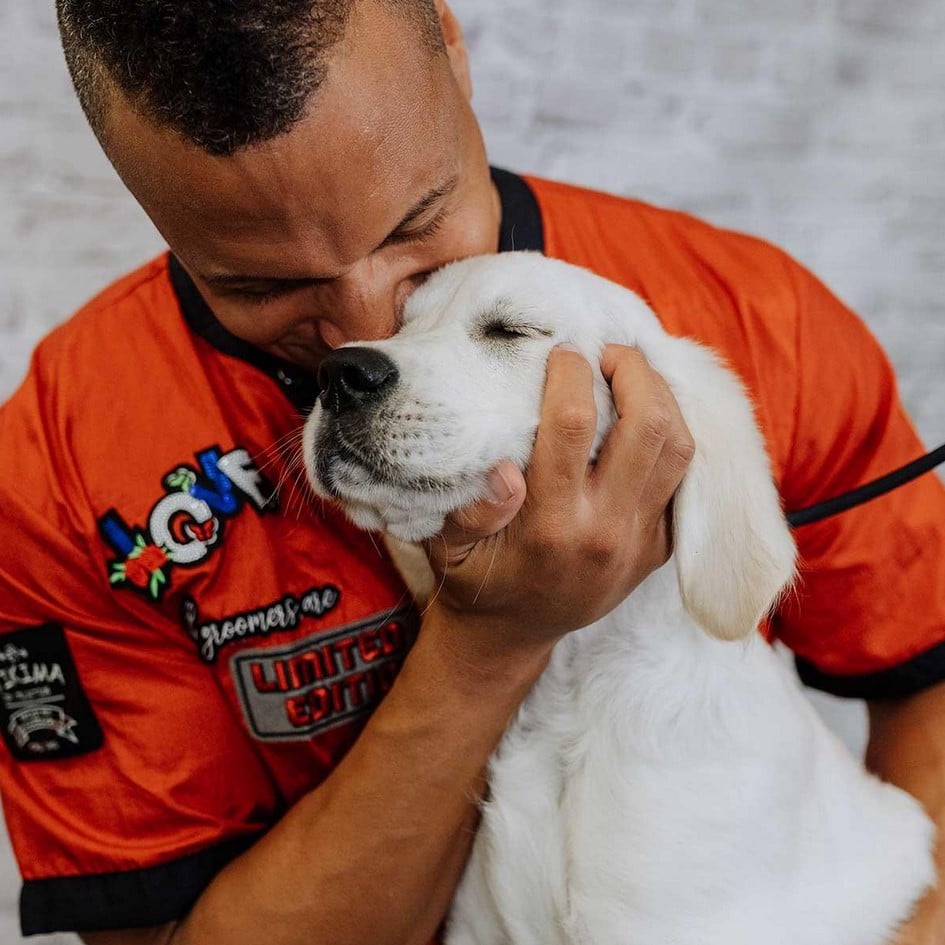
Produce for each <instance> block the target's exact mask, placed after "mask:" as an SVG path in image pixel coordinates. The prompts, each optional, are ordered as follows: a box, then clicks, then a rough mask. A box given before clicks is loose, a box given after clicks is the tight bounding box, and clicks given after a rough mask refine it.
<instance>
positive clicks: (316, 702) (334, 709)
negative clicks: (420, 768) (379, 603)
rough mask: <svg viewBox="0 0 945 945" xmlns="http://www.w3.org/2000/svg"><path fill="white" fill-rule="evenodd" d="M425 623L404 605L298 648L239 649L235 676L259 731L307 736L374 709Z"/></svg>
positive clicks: (270, 736)
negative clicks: (421, 622) (421, 625)
mask: <svg viewBox="0 0 945 945" xmlns="http://www.w3.org/2000/svg"><path fill="white" fill-rule="evenodd" d="M418 629H419V625H418V619H417V615H416V611H415V610H413V608H399V609H397V610H395V611H390V612H388V613H387V614H386V615H379V616H375V617H371V618H368V619H367V620H362V621H359V622H358V623H353V624H348V625H347V626H344V627H340V628H338V629H337V630H333V631H331V632H328V633H326V632H324V631H320V632H317V633H313V634H312V635H311V636H309V637H308V638H307V639H305V640H301V641H298V642H296V643H293V644H291V645H290V646H280V647H252V648H247V649H245V650H243V651H241V652H239V653H237V654H236V655H235V656H234V657H233V658H232V660H231V666H232V670H233V677H234V681H235V682H236V689H237V692H238V694H239V697H240V701H241V702H242V705H243V711H244V712H245V713H246V721H247V722H248V723H249V727H250V729H251V730H252V732H253V734H254V735H255V736H256V737H257V738H261V739H275V740H280V741H291V740H294V739H307V738H310V737H311V736H312V735H313V734H314V733H315V732H318V731H322V730H324V729H328V728H334V727H335V726H337V725H341V724H343V723H345V722H349V721H351V720H352V719H355V718H357V717H359V716H363V715H366V714H368V713H369V712H371V711H372V710H373V709H374V708H375V707H376V706H377V704H378V703H379V702H380V701H381V699H382V698H383V696H384V695H385V693H386V692H387V691H388V690H389V689H390V687H391V686H392V685H393V683H394V679H395V677H396V676H397V673H398V672H399V670H400V667H401V664H402V663H403V661H404V658H405V657H406V655H407V652H408V651H409V650H410V647H411V646H412V644H413V642H414V640H415V639H416V636H417V631H418Z"/></svg>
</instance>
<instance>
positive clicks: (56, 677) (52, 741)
mask: <svg viewBox="0 0 945 945" xmlns="http://www.w3.org/2000/svg"><path fill="white" fill-rule="evenodd" d="M0 725H2V726H3V740H4V741H5V742H6V743H7V747H8V748H9V749H10V753H11V754H12V755H13V757H14V758H18V759H19V760H20V761H54V760H56V759H58V758H75V757H77V756H78V755H85V754H87V753H88V752H90V751H95V750H96V749H97V748H101V747H102V741H103V737H102V729H101V727H100V726H99V724H98V720H97V719H96V718H95V714H94V713H93V712H92V706H91V705H89V700H88V699H87V698H86V695H85V692H84V691H83V689H82V684H81V683H80V682H79V674H78V673H77V672H76V668H75V662H74V661H73V659H72V653H71V652H70V651H69V644H68V642H67V641H66V634H65V631H64V630H63V629H62V627H60V626H59V625H58V624H55V623H46V624H43V625H42V626H40V627H26V628H24V629H23V630H15V631H14V632H13V633H5V634H3V636H2V637H0Z"/></svg>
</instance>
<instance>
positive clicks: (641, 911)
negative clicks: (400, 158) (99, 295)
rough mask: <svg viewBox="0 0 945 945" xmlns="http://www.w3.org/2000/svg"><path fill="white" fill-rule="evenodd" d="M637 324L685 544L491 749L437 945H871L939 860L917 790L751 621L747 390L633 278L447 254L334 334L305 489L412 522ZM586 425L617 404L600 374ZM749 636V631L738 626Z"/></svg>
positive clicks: (428, 521) (783, 582)
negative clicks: (853, 737) (400, 320)
mask: <svg viewBox="0 0 945 945" xmlns="http://www.w3.org/2000/svg"><path fill="white" fill-rule="evenodd" d="M563 341H569V342H572V343H574V344H575V345H577V346H578V348H579V349H580V350H581V351H582V352H583V353H584V354H585V355H586V357H587V358H588V360H589V361H590V362H591V364H593V365H597V364H598V360H599V355H600V351H601V348H602V347H603V345H604V344H605V343H607V342H620V343H624V344H635V345H637V346H639V348H640V349H641V351H642V352H643V353H644V355H645V356H646V357H647V359H648V360H649V361H650V363H651V364H652V365H653V366H654V368H655V369H656V370H657V371H659V372H660V373H661V374H662V375H663V376H664V377H665V378H666V380H667V382H668V383H669V385H670V387H671V389H672V391H673V393H674V394H675V396H676V398H677V400H678V401H679V405H680V408H681V410H682V413H683V416H684V417H685V420H686V422H687V424H688V425H689V428H690V430H691V431H692V434H693V437H694V440H695V443H696V456H695V459H694V460H693V462H692V464H691V466H690V468H689V470H688V472H687V474H686V476H685V479H684V481H683V483H682V485H681V486H680V489H679V491H678V493H677V495H676V499H675V508H674V554H673V557H672V558H671V559H670V561H669V562H668V563H667V564H666V565H665V566H664V567H662V568H660V569H659V570H658V571H656V572H655V573H654V574H652V575H651V576H650V577H649V578H647V580H646V581H644V582H643V584H641V585H640V586H639V587H638V588H637V589H636V590H635V591H634V592H633V593H632V594H631V595H630V597H629V598H628V599H627V600H626V601H625V602H624V603H623V604H622V605H621V606H620V607H618V608H617V609H616V610H615V611H614V612H613V613H612V614H610V615H609V616H608V617H606V618H605V619H603V620H601V621H599V622H597V623H595V624H593V625H592V626H589V627H586V628H584V629H583V630H579V631H577V632H575V633H573V634H570V635H569V636H567V637H565V638H564V639H563V640H562V641H561V642H560V643H559V644H558V646H557V647H556V648H555V650H554V653H553V655H552V660H551V662H550V664H549V666H548V669H547V670H546V671H545V673H544V674H543V675H542V677H541V678H540V680H539V681H538V683H537V684H536V685H535V687H534V688H533V690H532V691H531V693H530V694H529V696H528V698H527V699H526V701H525V702H524V703H523V705H522V707H521V709H520V711H519V713H518V715H517V718H516V719H515V721H514V722H513V723H512V725H511V726H510V727H509V729H508V731H507V732H506V734H505V736H504V738H503V740H502V742H501V743H500V745H499V747H498V749H497V751H496V752H495V754H494V755H493V758H492V760H491V763H490V788H491V791H490V795H491V796H490V800H489V801H488V803H486V804H485V806H484V810H483V818H482V823H481V827H480V829H479V833H478V835H477V837H476V841H475V845H474V848H473V852H472V856H471V859H470V862H469V865H468V867H467V869H466V872H465V875H464V877H463V880H462V883H461V885H460V887H459V890H458V892H457V895H456V897H455V900H454V903H453V909H452V913H451V917H450V921H449V926H448V936H447V941H448V942H449V943H450V945H473V943H475V945H578V943H581V945H585V943H587V945H882V943H886V942H888V941H889V940H890V937H891V934H892V932H893V930H894V929H895V927H896V926H897V925H898V924H899V923H900V922H901V921H903V920H904V919H905V918H906V917H907V916H908V915H909V913H910V911H911V909H912V907H913V904H914V903H915V901H916V899H917V898H918V897H919V895H920V894H921V892H922V891H923V890H924V889H925V888H926V887H927V886H928V884H929V883H930V882H931V881H932V879H933V876H934V871H933V865H932V858H931V853H930V850H931V847H932V842H933V829H932V825H931V823H930V821H929V820H928V818H927V817H926V816H925V814H924V813H923V811H922V810H921V808H920V806H919V804H918V803H917V802H916V801H915V800H913V799H912V798H911V797H909V796H908V795H907V794H905V793H904V792H902V791H900V790H898V789H896V788H894V787H891V786H889V785H885V784H883V783H881V782H880V781H879V780H877V779H875V778H873V777H872V776H869V775H868V774H867V773H866V772H865V771H864V769H863V768H862V766H861V765H860V764H859V763H858V762H856V761H855V760H854V759H853V758H852V757H851V756H850V755H849V754H848V753H847V752H846V750H845V749H844V748H843V746H842V745H841V744H840V742H839V741H838V740H837V739H835V737H834V736H833V735H832V734H830V733H829V732H828V730H827V729H826V728H825V727H824V725H823V724H822V723H821V722H820V720H819V718H818V717H817V716H816V714H815V713H814V711H813V710H812V708H811V707H810V705H809V704H808V703H807V701H806V700H805V699H804V697H803V695H802V694H801V692H800V689H799V686H798V685H797V683H796V682H795V680H794V679H793V677H792V676H791V675H790V674H789V673H788V671H787V670H786V669H785V667H784V666H783V665H782V664H781V663H780V661H779V660H778V659H777V658H776V657H775V655H774V654H773V653H772V651H771V649H770V648H769V646H768V645H767V644H766V643H765V642H764V640H763V639H762V638H761V636H760V634H758V633H756V632H755V631H756V628H757V626H758V623H759V621H760V619H761V618H762V616H763V615H764V614H765V613H766V612H767V611H768V610H769V608H771V607H772V606H774V605H775V604H776V602H777V600H778V597H779V595H780V594H781V593H782V592H783V591H784V590H785V588H786V587H788V586H789V584H790V582H791V581H792V579H793V576H794V557H795V548H794V543H793V541H792V538H791V534H790V532H789V530H788V527H787V525H786V523H785V521H784V517H783V514H782V510H781V507H780V504H779V500H778V495H777V493H776V491H775V488H774V485H773V483H772V480H771V474H770V469H769V465H768V460H767V456H766V453H765V449H764V445H763V442H762V438H761V436H760V434H759V432H758V430H757V428H756V425H755V421H754V416H753V413H752V408H751V406H750V404H749V402H748V400H747V397H746V395H745V393H744V391H743V389H742V388H741V386H740V384H739V383H738V381H737V380H736V379H735V378H734V377H733V375H732V374H731V373H730V372H729V371H727V370H726V369H724V368H723V367H722V366H721V365H720V364H719V362H718V361H717V360H716V359H715V357H714V356H713V355H712V354H711V353H710V352H709V351H708V350H706V349H705V348H703V347H701V346H699V345H697V344H694V343H693V342H691V341H686V340H683V339H678V338H672V337H670V336H669V335H667V334H666V333H665V332H664V331H663V330H662V328H661V327H660V325H659V323H658V321H657V320H656V318H655V316H654V315H653V313H652V312H651V311H650V310H649V309H648V308H647V307H646V305H645V304H644V303H643V302H642V301H641V300H640V299H639V298H637V297H636V296H635V295H633V294H632V293H630V292H628V291H626V290H625V289H622V288H620V287H618V286H616V285H614V284H612V283H610V282H607V281H605V280H603V279H599V278H598V277H596V276H594V275H592V274H590V273H588V272H586V271H584V270H581V269H577V268H575V267H572V266H568V265H566V264H564V263H560V262H554V261H551V260H547V259H544V258H543V257H541V256H537V255H532V254H523V253H516V254H507V255H503V256H496V257H480V258H476V259H469V260H465V261H463V262H459V263H455V264H453V265H451V266H448V267H447V268H446V269H444V270H441V271H440V272H439V273H437V274H435V275H434V276H433V277H432V278H431V279H430V280H429V281H428V282H427V283H426V284H425V285H424V286H423V287H422V288H420V289H419V290H418V291H417V292H416V293H415V294H414V295H413V296H412V297H411V299H410V301H409V303H408V305H407V309H406V312H405V324H404V327H403V330H402V331H401V332H400V333H399V334H398V335H397V336H396V337H394V338H391V339H389V340H387V341H380V342H376V343H371V344H369V345H359V346H357V347H347V348H343V349H340V350H339V351H338V352H335V353H334V354H333V355H332V356H331V358H330V359H329V362H327V363H326V365H325V368H324V374H323V378H324V380H325V381H326V382H327V388H326V389H325V391H324V392H323V395H322V398H321V402H320V404H319V405H318V406H316V409H315V411H314V413H313V414H312V416H311V418H310V419H309V421H308V423H307V427H306V431H305V439H304V442H305V455H306V461H307V467H308V471H309V475H310V479H311V481H312V485H313V486H314V488H315V490H316V491H317V492H318V493H319V494H321V495H323V496H330V497H333V498H335V499H338V500H340V502H341V504H342V505H343V507H344V508H345V509H346V510H347V512H348V514H349V515H350V517H351V518H352V519H353V521H355V522H356V523H357V524H358V525H360V526H362V527H365V528H369V529H382V530H384V531H387V532H388V533H390V534H392V535H394V536H396V537H398V538H401V539H405V540H407V541H416V540H418V539H421V538H425V537H428V536H430V535H433V534H435V533H436V532H437V531H438V530H439V529H440V527H441V526H442V524H443V519H444V516H445V515H447V514H448V513H450V512H452V511H453V510H455V509H457V508H459V507H461V506H464V505H466V504H468V503H470V502H472V501H473V500H475V499H477V498H478V497H479V496H480V495H481V494H482V492H483V484H484V481H485V477H486V474H487V472H488V471H489V469H490V468H491V467H492V466H493V465H494V464H495V463H496V462H498V461H499V460H500V459H502V458H505V457H510V458H511V459H512V460H514V461H515V462H516V463H518V464H519V465H520V466H521V467H524V466H525V465H526V463H527V461H528V458H529V453H530V451H531V448H532V444H533V441H534V436H535V431H536V427H537V423H538V417H539V409H540V403H541V397H542V390H543V383H544V373H545V360H546V357H547V355H548V352H549V351H550V349H551V347H552V346H553V345H555V344H557V343H559V342H563ZM596 397H597V401H598V413H599V417H600V422H599V430H598V438H597V445H596V446H595V449H596V448H597V446H598V445H599V444H600V442H601V440H602V439H603V437H604V435H605V434H606V432H607V428H608V427H609V425H610V424H611V423H612V421H613V407H612V403H611V400H610V395H609V390H608V388H607V385H606V383H605V382H604V380H603V378H602V377H601V376H600V375H599V372H598V375H597V380H596ZM732 641H740V642H732Z"/></svg>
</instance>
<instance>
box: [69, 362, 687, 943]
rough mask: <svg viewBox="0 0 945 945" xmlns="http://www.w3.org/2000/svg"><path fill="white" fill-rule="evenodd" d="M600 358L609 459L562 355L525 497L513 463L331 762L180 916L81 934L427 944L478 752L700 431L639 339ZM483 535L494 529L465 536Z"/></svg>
mask: <svg viewBox="0 0 945 945" xmlns="http://www.w3.org/2000/svg"><path fill="white" fill-rule="evenodd" d="M602 368H603V370H604V373H605V375H606V376H607V377H608V379H610V380H611V381H612V387H613V392H614V398H615V402H616V406H617V410H618V415H619V418H620V419H618V421H617V423H616V424H615V426H614V428H613V429H612V431H611V434H610V435H609V436H608V439H607V443H606V444H605V446H604V450H603V451H602V454H601V460H600V462H599V463H598V465H597V466H596V467H594V468H593V469H589V468H588V466H587V460H588V455H589V452H590V448H591V445H592V442H593V439H594V433H595V429H596V411H595V407H594V399H593V392H592V382H591V370H590V365H589V364H588V363H587V362H586V361H585V360H584V359H583V358H581V357H580V356H579V355H577V354H576V353H573V352H565V351H556V352H553V354H552V357H551V359H550V360H549V369H548V385H547V388H546V394H545V400H544V403H543V408H542V420H541V424H540V427H539V431H538V437H537V440H536V444H535V451H534V455H533V460H532V465H531V467H530V469H529V474H528V481H527V482H528V490H527V495H526V494H525V481H524V480H522V479H521V476H520V474H519V473H518V472H517V470H507V472H508V475H509V477H510V478H509V489H508V492H509V496H508V498H507V499H506V500H505V501H504V502H503V501H501V499H502V497H498V504H497V505H495V506H494V507H493V509H492V512H491V513H489V511H488V509H483V508H480V510H479V516H478V521H477V520H476V516H473V517H472V518H471V519H470V518H467V519H466V520H465V521H463V522H460V523H459V525H460V526H461V527H459V528H457V529H456V530H455V531H454V534H453V537H452V538H450V537H447V538H446V540H445V541H444V542H443V543H438V544H436V545H435V546H434V553H433V554H432V559H433V563H434V567H435V568H436V567H439V569H440V570H441V576H442V578H443V582H442V587H441V590H440V593H439V595H438V597H437V599H436V601H435V602H434V604H433V605H432V606H431V607H430V608H429V610H428V611H427V613H426V615H425V618H424V621H423V625H422V627H421V630H420V634H419V637H418V639H417V642H416V644H415V645H414V647H413V649H412V650H411V652H410V654H409V655H408V657H407V659H406V660H405V662H404V666H403V669H402V670H401V672H400V675H399V676H398V678H397V680H396V682H395V683H394V686H393V687H392V689H391V691H390V692H389V693H388V694H387V696H386V698H385V699H384V701H383V702H382V703H381V705H380V706H379V707H378V709H377V710H376V712H375V713H374V715H373V716H372V718H371V719H370V721H369V722H368V724H367V725H366V727H365V729H364V731H363V732H362V734H361V736H360V737H359V738H358V740H357V742H356V743H355V744H354V746H353V747H352V749H351V751H350V752H349V753H348V755H347V756H346V757H345V759H344V760H343V761H342V762H341V764H340V765H339V766H338V767H337V768H336V769H335V770H334V771H333V772H332V773H331V775H330V776H329V777H328V778H327V779H326V780H325V781H324V782H323V783H322V784H321V785H320V786H319V787H318V788H316V789H315V790H313V791H312V792H311V793H309V794H308V795H306V796H304V797H303V798H302V799H301V800H300V801H299V802H298V803H297V804H296V805H295V806H294V807H293V808H292V809H291V810H290V811H289V812H288V813H287V814H286V815H285V817H283V819H282V820H281V821H280V822H279V823H278V824H277V825H276V826H274V827H273V828H272V830H270V831H269V833H268V834H266V836H264V837H263V838H262V839H261V840H259V841H258V842H257V843H256V844H255V845H254V846H253V847H252V848H251V849H250V850H248V851H247V852H246V853H244V854H243V855H242V856H240V857H238V858H237V859H236V860H234V861H233V862H232V863H230V864H229V866H227V867H226V869H224V870H223V871H222V872H221V873H220V874H219V875H218V876H217V877H216V879H214V881H213V882H212V883H211V884H210V886H209V887H208V888H207V889H206V890H205V891H204V893H203V895H202V896H201V897H200V898H199V900H198V901H197V903H196V904H195V906H194V907H193V909H192V910H191V912H190V914H189V915H187V916H186V917H185V918H184V919H183V920H181V922H180V923H178V924H177V925H175V926H168V927H166V928H164V929H151V930H142V931H137V932H134V931H128V932H116V933H99V934H97V935H87V936H86V941H87V942H89V943H93V945H219V943H222V942H225V943H226V945H260V943H265V945H319V943H326V945H328V943H330V945H364V943H368V942H369V943H371V945H387V943H389V945H395V943H396V945H426V943H427V942H428V941H429V940H430V939H431V938H432V937H433V935H434V933H435V931H436V928H437V926H438V925H439V924H440V922H441V921H442V919H443V917H444V915H445V914H446V911H447V909H448V907H449V903H450V900H451V898H452V895H453V892H454V890H455V887H456V884H457V882H458V881H459V877H460V875H461V873H462V869H463V866H464V864H465V861H466V858H467V855H468V851H469V848H470V845H471V843H472V838H473V835H474V830H475V822H476V813H477V802H478V799H479V797H480V795H481V791H482V788H483V779H482V773H483V770H484V767H485V764H486V762H487V760H488V758H489V756H490V754H491V753H492V750H493V749H494V747H495V745H496V744H497V742H498V741H499V739H500V738H501V736H502V733H503V731H504V730H505V728H506V726H507V724H508V722H509V720H510V719H511V717H512V715H513V714H514V712H515V710H516V708H517V707H518V705H519V704H520V702H521V701H522V699H523V698H524V697H525V695H526V694H527V692H528V690H529V689H530V688H531V686H532V684H533V683H534V681H535V680H536V679H537V678H538V676H539V675H540V673H541V671H542V670H543V668H544V666H545V665H546V663H547V660H548V657H549V655H550V652H551V649H552V648H553V646H554V644H555V642H557V640H558V639H560V638H561V636H563V635H564V634H565V633H566V632H568V631H569V630H571V629H575V628H577V627H580V626H586V625H587V624H589V623H591V622H593V621H594V620H596V619H598V618H599V617H601V616H603V614H605V613H607V612H608V611H609V610H611V609H612V608H613V607H614V606H616V605H617V604H618V603H619V602H620V601H621V600H622V599H623V598H624V597H626V595H627V594H628V593H630V591H631V590H632V589H633V588H634V587H636V586H637V584H639V583H640V581H642V580H643V578H644V577H645V576H646V575H647V574H649V573H650V572H651V571H652V570H653V569H654V568H656V567H657V566H658V565H660V564H662V563H663V561H665V560H666V558H667V557H668V554H669V537H668V527H667V516H666V514H665V510H666V507H667V505H668V503H669V500H670V499H671V497H672V495H673V493H674V492H675V489H676V487H677V486H678V484H679V482H680V480H681V479H682V475H683V472H684V471H685V468H686V466H687V464H688V461H689V459H690V458H691V456H692V449H693V446H692V442H691V437H690V436H689V433H688V430H687V429H686V427H685V423H684V422H683V420H682V417H681V415H680V413H679V409H678V406H677V405H676V402H675V400H674V399H673V398H672V395H671V394H670V392H669V389H668V388H667V387H666V384H665V382H664V381H663V380H662V378H659V376H658V375H656V374H654V373H653V372H652V371H651V369H650V368H649V367H648V365H647V364H646V362H645V361H644V360H643V358H642V356H641V355H640V354H639V353H638V352H636V351H634V350H633V349H628V348H610V349H608V351H607V353H606V355H605V358H604V361H603V363H602ZM516 477H517V478H516ZM516 496H517V498H516ZM523 500H524V504H523ZM519 507H521V511H520V512H519V514H518V515H517V516H515V513H516V511H517V510H518V509H519ZM490 514H491V526H490V527H485V528H484V527H483V522H485V521H487V520H488V519H489V518H490ZM513 517H514V521H512V522H511V524H509V527H508V528H505V529H503V530H502V531H498V529H499V528H501V526H502V525H503V524H505V523H507V522H509V521H510V520H511V519H512V518H513ZM497 523H498V524H497ZM477 528H478V529H479V532H478V533H479V535H482V536H486V535H488V536H491V537H488V538H483V540H480V541H477V542H475V541H473V542H471V541H469V540H468V539H469V538H474V537H476V531H477ZM464 531H465V532H466V534H465V535H464V534H463V532H464ZM493 532H495V534H493ZM464 539H466V540H464Z"/></svg>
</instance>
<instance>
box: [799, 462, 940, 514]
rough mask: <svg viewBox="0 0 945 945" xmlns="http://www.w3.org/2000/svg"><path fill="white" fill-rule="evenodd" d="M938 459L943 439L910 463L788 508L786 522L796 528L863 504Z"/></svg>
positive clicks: (917, 474) (925, 469)
mask: <svg viewBox="0 0 945 945" xmlns="http://www.w3.org/2000/svg"><path fill="white" fill-rule="evenodd" d="M942 463H945V443H943V444H942V445H941V446H940V447H939V448H938V449H936V450H932V452H931V453H926V454H925V456H920V457H919V458H918V459H915V460H913V461H912V462H911V463H908V464H907V465H905V466H902V467H901V468H899V469H894V470H893V471H892V472H891V473H887V474H886V475H885V476H880V478H879V479H874V480H873V481H872V482H868V483H866V484H865V485H862V486H859V487H857V488H856V489H851V490H850V491H849V492H844V493H843V494H842V495H838V496H834V498H832V499H827V500H826V501H824V502H818V503H817V504H816V505H809V506H808V507H807V508H805V509H798V510H797V511H796V512H789V513H788V514H787V521H788V525H790V526H791V528H800V527H801V526H802V525H810V524H811V522H819V521H821V520H823V519H825V518H830V517H831V516H833V515H839V514H840V513H841V512H846V510H847V509H852V508H853V507H854V506H857V505H863V503H864V502H869V501H871V500H872V499H875V498H878V497H879V496H881V495H885V494H886V493H887V492H892V490H893V489H898V488H899V486H904V485H905V484H906V483H907V482H912V480H913V479H918V478H919V476H922V475H925V473H927V472H929V471H931V470H932V469H934V468H935V467H936V466H939V465H941V464H942Z"/></svg>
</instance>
